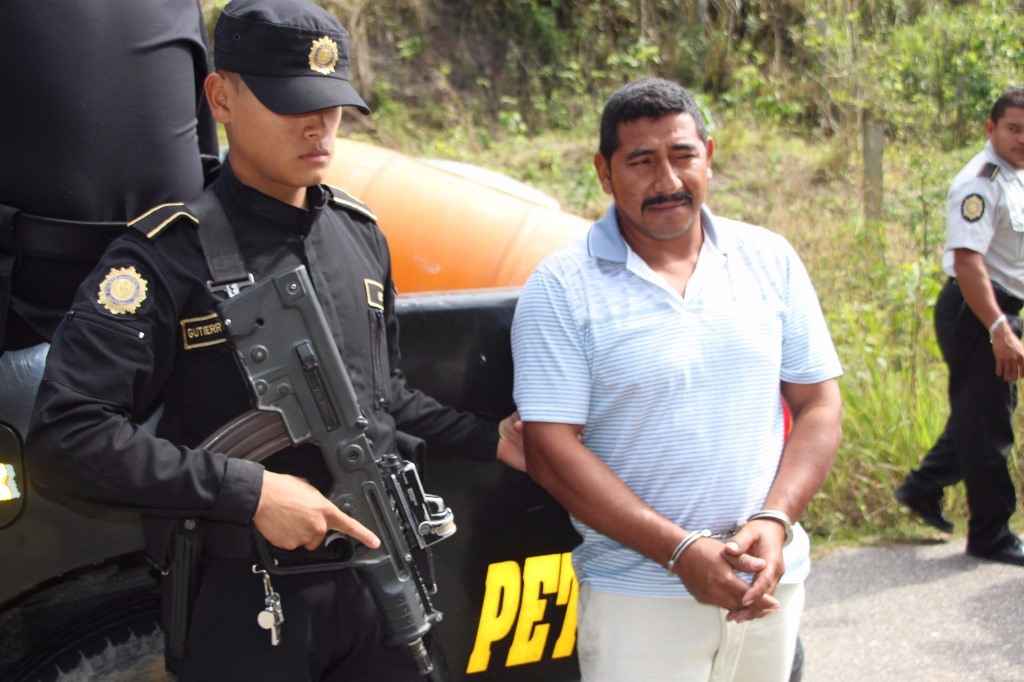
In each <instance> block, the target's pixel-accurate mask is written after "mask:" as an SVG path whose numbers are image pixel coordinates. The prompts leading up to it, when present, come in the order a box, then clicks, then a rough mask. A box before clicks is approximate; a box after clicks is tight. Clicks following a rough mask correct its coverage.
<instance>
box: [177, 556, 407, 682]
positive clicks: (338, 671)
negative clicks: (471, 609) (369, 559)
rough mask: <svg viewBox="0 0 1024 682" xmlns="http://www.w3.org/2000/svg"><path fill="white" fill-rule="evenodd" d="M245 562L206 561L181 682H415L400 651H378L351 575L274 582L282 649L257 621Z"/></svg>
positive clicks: (372, 620)
mask: <svg viewBox="0 0 1024 682" xmlns="http://www.w3.org/2000/svg"><path fill="white" fill-rule="evenodd" d="M252 564H253V562H252V561H251V560H245V559H236V558H223V557H216V556H205V557H204V560H203V577H202V585H201V587H200V591H199V595H198V598H197V600H196V604H195V609H194V611H193V614H192V619H191V626H190V629H189V637H188V642H189V645H188V646H189V652H188V657H187V658H186V659H185V660H182V661H179V662H178V664H177V666H176V667H177V670H176V672H177V675H178V679H179V680H182V681H183V682H231V681H232V680H245V681H246V682H364V681H365V682H422V680H424V678H423V677H421V676H420V675H419V674H418V672H417V670H416V668H415V666H414V665H413V663H412V659H411V658H410V656H409V655H408V653H407V652H406V650H405V648H404V647H401V646H400V647H397V648H396V647H389V646H387V645H386V644H385V631H384V623H383V621H382V619H381V617H380V615H379V612H378V610H377V607H376V605H375V604H374V603H373V599H372V597H371V596H370V593H369V591H368V589H367V588H366V586H365V585H364V583H363V582H362V581H361V580H360V578H359V576H358V575H357V574H356V572H355V571H354V570H350V569H349V570H341V571H331V572H322V573H308V574H302V575H287V576H273V577H272V582H273V586H274V589H275V590H276V591H277V592H279V593H280V595H281V603H282V608H283V611H284V623H283V624H282V626H281V641H280V644H279V645H278V646H272V645H271V642H270V633H269V631H267V630H264V629H262V628H261V627H260V626H259V625H258V624H257V622H256V617H257V615H258V614H259V612H260V611H261V610H262V609H263V604H264V601H263V600H264V590H263V580H262V578H261V576H259V575H256V574H254V573H253V572H252Z"/></svg>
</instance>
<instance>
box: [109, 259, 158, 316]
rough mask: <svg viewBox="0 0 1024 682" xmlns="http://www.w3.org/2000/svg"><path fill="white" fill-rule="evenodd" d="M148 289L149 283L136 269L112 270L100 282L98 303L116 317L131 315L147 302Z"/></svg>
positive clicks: (130, 267)
mask: <svg viewBox="0 0 1024 682" xmlns="http://www.w3.org/2000/svg"><path fill="white" fill-rule="evenodd" d="M148 288H149V283H148V282H146V280H145V279H144V278H143V277H142V275H140V274H139V273H138V271H137V270H136V269H135V268H134V267H132V266H128V267H126V268H111V269H110V272H108V273H107V276H106V277H104V278H103V281H102V282H100V290H99V294H98V295H97V297H96V302H97V303H98V304H100V305H101V306H103V307H104V308H106V309H107V310H109V311H110V312H111V313H113V314H114V315H130V314H132V313H134V312H135V311H136V310H138V309H139V306H141V305H142V302H143V301H145V300H146V289H148Z"/></svg>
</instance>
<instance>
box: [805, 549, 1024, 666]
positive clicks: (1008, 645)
mask: <svg viewBox="0 0 1024 682" xmlns="http://www.w3.org/2000/svg"><path fill="white" fill-rule="evenodd" d="M963 548H964V541H963V538H962V537H955V538H954V539H953V540H951V541H949V542H941V543H924V544H916V545H897V546H891V547H861V548H854V549H844V550H839V551H837V552H835V553H833V554H830V555H828V556H826V557H823V558H820V559H818V560H817V561H816V562H815V563H814V568H813V570H812V572H811V577H810V579H809V581H808V583H807V606H806V609H805V611H804V620H803V622H802V624H801V628H800V634H801V638H802V640H803V643H804V651H805V662H804V676H803V679H804V682H831V681H833V680H835V681H838V682H879V681H883V680H884V681H889V680H894V681H898V682H938V681H943V680H955V681H956V682H1021V681H1024V568H1021V567H1017V566H1007V565H1003V564H996V563H992V562H986V561H979V560H977V559H974V558H972V557H969V556H967V555H966V554H964V552H963Z"/></svg>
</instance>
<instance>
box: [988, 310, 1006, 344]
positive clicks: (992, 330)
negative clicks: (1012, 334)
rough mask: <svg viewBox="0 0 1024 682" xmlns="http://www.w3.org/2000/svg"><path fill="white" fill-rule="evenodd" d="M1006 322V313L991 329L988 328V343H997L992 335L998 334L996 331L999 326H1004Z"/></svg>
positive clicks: (1000, 316) (998, 318)
mask: <svg viewBox="0 0 1024 682" xmlns="http://www.w3.org/2000/svg"><path fill="white" fill-rule="evenodd" d="M1004 322H1006V313H1002V314H1000V315H999V317H997V318H996V321H995V322H993V323H992V325H991V326H989V328H988V342H989V343H995V340H994V338H993V336H992V335H993V334H995V333H996V329H998V328H999V325H1001V324H1003V323H1004Z"/></svg>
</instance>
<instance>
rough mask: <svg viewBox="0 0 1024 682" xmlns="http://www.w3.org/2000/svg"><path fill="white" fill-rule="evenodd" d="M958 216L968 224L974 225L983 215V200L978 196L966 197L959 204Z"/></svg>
mask: <svg viewBox="0 0 1024 682" xmlns="http://www.w3.org/2000/svg"><path fill="white" fill-rule="evenodd" d="M960 215H962V216H963V217H964V220H966V221H967V222H969V223H976V222H978V221H979V220H981V216H983V215H985V200H984V199H982V198H981V195H980V194H970V195H968V196H967V197H966V198H965V199H964V201H963V203H962V204H960Z"/></svg>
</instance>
